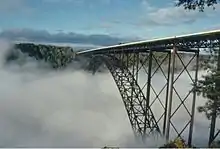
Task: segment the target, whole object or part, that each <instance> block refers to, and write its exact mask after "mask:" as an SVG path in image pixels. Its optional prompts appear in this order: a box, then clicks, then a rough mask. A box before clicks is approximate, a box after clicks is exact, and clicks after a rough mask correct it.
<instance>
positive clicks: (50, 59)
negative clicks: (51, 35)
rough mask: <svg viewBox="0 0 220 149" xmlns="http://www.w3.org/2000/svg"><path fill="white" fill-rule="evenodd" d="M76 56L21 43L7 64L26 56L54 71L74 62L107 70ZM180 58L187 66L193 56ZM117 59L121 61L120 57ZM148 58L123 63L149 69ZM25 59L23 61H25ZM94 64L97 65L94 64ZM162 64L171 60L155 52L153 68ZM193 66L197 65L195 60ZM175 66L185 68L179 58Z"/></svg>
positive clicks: (70, 51)
mask: <svg viewBox="0 0 220 149" xmlns="http://www.w3.org/2000/svg"><path fill="white" fill-rule="evenodd" d="M75 54H76V51H74V50H73V48H71V47H59V46H53V45H42V44H33V43H20V44H15V45H14V47H13V48H12V49H11V50H9V52H8V54H7V56H6V62H11V61H15V60H18V59H19V60H20V58H21V57H24V55H25V56H27V57H32V58H34V59H36V60H40V61H44V62H46V63H47V64H49V65H50V66H51V67H52V68H54V69H60V68H65V67H67V66H68V65H69V64H71V63H72V62H73V61H77V62H78V64H79V65H81V66H80V67H81V68H82V69H86V70H91V69H94V68H93V67H94V65H95V66H96V65H97V64H98V65H100V64H101V68H100V67H98V66H96V67H95V68H100V69H102V70H105V69H106V68H105V67H104V65H103V63H100V62H98V63H97V62H96V61H91V59H90V58H86V57H80V58H79V57H77V59H75ZM179 56H180V57H181V59H182V60H183V61H185V64H186V63H187V62H188V61H189V59H190V57H191V56H192V55H191V56H190V55H188V54H179ZM116 57H118V58H119V59H120V55H118V56H116ZM147 57H148V56H147V53H142V54H139V56H138V57H137V55H136V54H129V55H127V56H124V58H123V63H124V64H125V65H126V66H128V67H132V66H133V65H136V64H137V61H139V67H140V65H144V66H145V68H147V67H148V64H149V59H147ZM24 59H25V58H24ZM24 59H23V60H22V61H25V60H24ZM205 59H207V57H200V66H202V64H203V63H204V61H205ZM89 61H91V62H89ZM17 62H18V61H17ZM19 62H20V61H19ZM94 62H95V63H97V64H94ZM162 62H163V64H162V65H161V67H167V65H168V63H169V58H168V56H167V54H166V53H163V52H154V53H153V59H152V68H157V67H158V64H161V63H162ZM91 63H93V64H91ZM193 64H195V60H194V63H193ZM175 65H176V69H177V70H178V69H181V67H183V66H182V64H181V62H180V60H178V58H177V61H176V63H175ZM193 67H194V66H193Z"/></svg>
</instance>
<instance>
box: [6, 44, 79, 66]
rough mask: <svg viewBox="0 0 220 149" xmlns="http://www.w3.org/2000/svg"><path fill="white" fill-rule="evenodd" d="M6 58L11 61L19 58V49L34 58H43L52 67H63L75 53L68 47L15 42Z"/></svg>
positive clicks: (70, 60)
mask: <svg viewBox="0 0 220 149" xmlns="http://www.w3.org/2000/svg"><path fill="white" fill-rule="evenodd" d="M14 48H15V49H14V50H12V51H11V52H10V53H9V54H8V55H7V58H6V60H7V61H12V60H16V59H18V58H19V50H20V51H21V52H22V53H25V54H27V55H28V56H30V57H34V58H35V59H36V60H43V61H45V62H47V63H49V64H50V66H51V67H52V68H55V69H58V68H64V67H66V66H67V65H68V64H70V63H71V62H72V60H73V58H74V55H75V53H74V52H73V49H72V48H69V47H57V46H51V45H35V44H31V43H21V44H16V45H15V47H14Z"/></svg>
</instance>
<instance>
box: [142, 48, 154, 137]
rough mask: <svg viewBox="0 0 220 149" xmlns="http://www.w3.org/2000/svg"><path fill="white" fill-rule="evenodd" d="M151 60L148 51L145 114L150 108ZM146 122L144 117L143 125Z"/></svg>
mask: <svg viewBox="0 0 220 149" xmlns="http://www.w3.org/2000/svg"><path fill="white" fill-rule="evenodd" d="M152 59H153V53H152V50H150V51H149V61H148V78H147V93H146V107H145V108H146V109H145V110H146V112H148V110H149V106H150V88H151V70H152ZM146 122H147V117H145V123H146ZM146 126H147V124H145V125H144V135H146V129H147V128H146Z"/></svg>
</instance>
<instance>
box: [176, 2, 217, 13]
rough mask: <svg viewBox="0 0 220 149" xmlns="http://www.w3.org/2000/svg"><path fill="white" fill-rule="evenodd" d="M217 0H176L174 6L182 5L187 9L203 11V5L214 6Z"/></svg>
mask: <svg viewBox="0 0 220 149" xmlns="http://www.w3.org/2000/svg"><path fill="white" fill-rule="evenodd" d="M218 2H220V1H219V0H178V1H177V4H176V6H178V7H179V6H183V7H184V8H185V9H187V10H196V9H198V10H199V11H204V8H205V7H213V8H215V7H214V5H216V4H217V3H218Z"/></svg>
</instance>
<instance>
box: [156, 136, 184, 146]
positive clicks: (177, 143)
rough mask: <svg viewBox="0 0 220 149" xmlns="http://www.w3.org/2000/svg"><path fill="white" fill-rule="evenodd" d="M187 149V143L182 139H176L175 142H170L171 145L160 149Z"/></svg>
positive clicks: (168, 144)
mask: <svg viewBox="0 0 220 149" xmlns="http://www.w3.org/2000/svg"><path fill="white" fill-rule="evenodd" d="M187 147H188V146H187V144H186V143H185V140H183V139H181V138H176V139H175V140H174V141H170V142H169V143H167V144H165V145H164V146H162V147H160V148H187Z"/></svg>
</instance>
